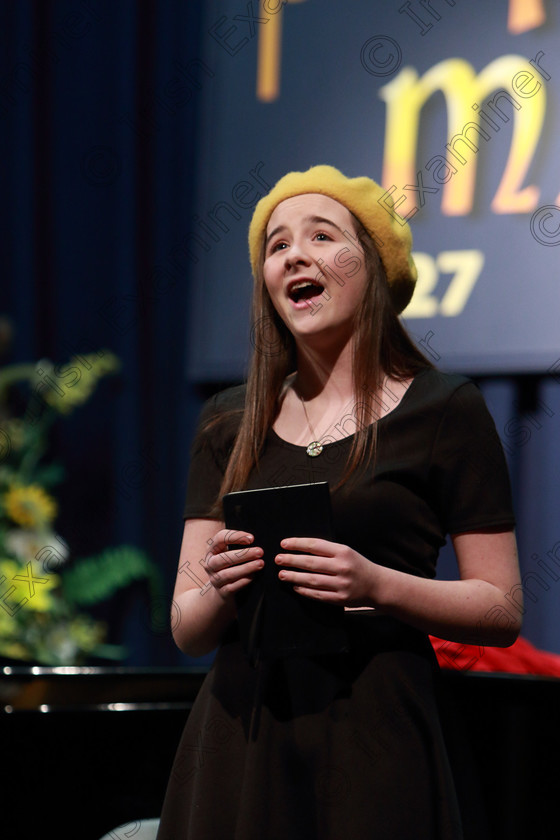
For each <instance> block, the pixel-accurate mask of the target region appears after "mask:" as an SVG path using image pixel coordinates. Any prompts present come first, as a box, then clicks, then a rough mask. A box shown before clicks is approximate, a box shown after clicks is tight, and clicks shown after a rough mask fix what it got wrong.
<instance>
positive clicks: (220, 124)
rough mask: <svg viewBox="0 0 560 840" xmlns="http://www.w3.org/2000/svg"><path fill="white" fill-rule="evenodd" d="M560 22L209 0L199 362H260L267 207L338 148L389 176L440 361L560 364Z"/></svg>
mask: <svg viewBox="0 0 560 840" xmlns="http://www.w3.org/2000/svg"><path fill="white" fill-rule="evenodd" d="M341 11H342V13H341ZM559 34H560V16H559V11H558V9H557V8H556V7H555V6H554V4H552V3H545V2H544V0H543V1H542V2H540V1H539V0H533V2H531V0H510V2H509V3H508V2H506V0H504V1H503V2H499V3H493V4H489V3H487V2H485V0H474V1H473V0H471V2H469V3H462V2H454V3H452V2H451V0H432V2H431V3H429V4H420V2H416V0H415V2H412V1H411V2H397V3H394V4H393V3H383V4H381V3H375V4H372V3H371V0H353V2H352V3H344V4H343V3H342V2H340V1H339V0H300V2H286V0H284V2H281V0H278V2H277V0H264V2H262V0H261V2H257V0H255V1H254V2H252V3H246V2H245V0H219V2H208V3H207V4H206V23H205V26H204V35H203V38H202V41H201V43H200V52H199V55H198V56H197V57H196V58H195V59H192V60H190V61H189V62H188V63H185V65H184V66H183V67H182V73H183V75H184V76H187V77H188V78H189V80H190V86H191V89H192V90H194V91H196V95H197V96H199V97H200V102H199V104H200V111H201V121H200V127H199V130H200V135H199V149H200V156H199V160H198V163H197V169H198V188H197V195H198V198H197V208H196V213H195V214H194V215H193V217H192V219H191V227H190V229H189V230H188V231H185V232H184V235H183V236H182V237H181V238H180V239H179V240H178V241H177V243H176V247H175V248H174V249H173V251H172V252H170V254H169V255H168V262H169V269H170V270H172V271H174V272H175V273H182V275H183V276H184V274H185V272H188V273H189V276H190V277H191V278H192V286H191V288H192V295H191V300H190V303H189V330H188V336H189V339H188V341H189V345H188V348H187V349H188V353H187V356H188V376H189V377H190V378H191V379H192V380H194V381H200V380H207V381H224V380H229V379H231V380H237V379H240V378H242V377H243V375H244V373H245V370H246V363H247V359H248V355H249V352H250V349H251V334H250V328H249V301H250V294H251V283H252V281H251V276H250V268H249V261H248V249H247V228H248V224H249V220H250V218H251V213H252V210H253V208H254V206H255V204H256V202H257V201H258V199H259V198H260V197H261V196H262V195H263V194H264V193H265V192H267V191H268V189H269V188H270V187H271V186H272V185H273V184H274V183H275V182H276V180H278V178H280V177H281V176H282V175H283V174H285V173H286V172H287V171H290V170H294V169H296V170H301V169H307V168H308V167H309V166H312V165H315V164H320V163H321V164H322V163H328V164H332V165H334V166H336V167H338V168H339V169H341V170H342V171H343V172H344V173H345V174H346V175H348V176H358V175H369V176H370V177H373V178H374V179H375V180H377V181H379V182H380V183H381V184H382V185H383V187H384V189H385V191H386V195H387V196H390V198H391V199H392V200H393V202H394V204H395V207H396V208H397V211H398V213H399V214H400V216H402V217H403V218H406V219H407V220H408V221H409V222H410V225H411V228H412V232H413V236H414V256H415V259H416V263H417V266H418V270H419V281H418V285H417V290H416V292H415V295H414V297H413V300H412V302H411V304H410V305H409V306H408V308H407V309H406V310H405V312H404V314H403V318H404V321H405V323H406V325H407V327H408V329H409V331H410V333H411V334H412V335H413V337H414V338H415V340H416V341H417V342H418V343H419V344H420V346H421V347H422V348H423V349H424V352H426V354H427V355H428V356H429V357H430V358H431V359H432V361H435V362H436V363H437V364H438V365H439V366H440V367H442V368H443V369H447V370H455V371H461V372H468V373H473V374H477V373H490V372H496V373H500V372H531V371H547V370H551V369H555V370H556V371H558V367H559V365H560V362H559V359H560V330H559V328H558V316H559V310H560V307H559V302H560V278H559V270H558V269H559V263H560V206H559V205H560V196H559V193H560V107H559V106H560V95H559V91H560V54H559V51H558V49H557V43H558V35H559ZM387 212H391V211H390V209H389V203H387Z"/></svg>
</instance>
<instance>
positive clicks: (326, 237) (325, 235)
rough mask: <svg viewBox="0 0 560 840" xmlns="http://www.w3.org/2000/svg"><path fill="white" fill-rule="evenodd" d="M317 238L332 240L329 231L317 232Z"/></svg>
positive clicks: (322, 240) (320, 240)
mask: <svg viewBox="0 0 560 840" xmlns="http://www.w3.org/2000/svg"><path fill="white" fill-rule="evenodd" d="M316 238H317V239H318V240H319V242H330V241H331V238H330V236H329V235H328V233H317V234H316Z"/></svg>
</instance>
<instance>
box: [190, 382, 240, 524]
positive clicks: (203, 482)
mask: <svg viewBox="0 0 560 840" xmlns="http://www.w3.org/2000/svg"><path fill="white" fill-rule="evenodd" d="M243 400H244V392H243V390H242V389H240V388H230V389H228V390H227V391H222V392H221V393H219V394H215V395H214V396H213V397H211V398H210V399H209V400H207V401H206V402H205V403H204V405H203V407H202V410H201V412H200V416H199V420H198V426H197V430H196V434H195V436H194V439H193V442H192V445H191V451H190V466H189V474H188V478H187V493H186V501H185V507H184V509H183V518H184V519H198V518H201V519H208V518H214V517H215V514H213V513H212V508H213V506H214V503H215V501H216V499H217V498H218V493H219V490H220V486H221V484H222V479H223V477H224V473H225V471H226V467H227V463H228V460H229V456H230V454H231V449H232V447H233V443H234V440H235V434H236V430H237V426H238V423H239V417H240V410H239V409H240V408H242V405H243Z"/></svg>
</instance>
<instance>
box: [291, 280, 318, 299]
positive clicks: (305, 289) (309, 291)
mask: <svg viewBox="0 0 560 840" xmlns="http://www.w3.org/2000/svg"><path fill="white" fill-rule="evenodd" d="M323 291H324V286H322V285H321V283H316V282H315V281H314V280H298V281H296V282H295V283H293V284H292V285H291V286H290V288H289V289H288V297H289V298H290V300H292V301H293V302H294V303H301V302H302V301H305V300H311V299H312V298H315V297H318V296H319V295H321V294H322V293H323Z"/></svg>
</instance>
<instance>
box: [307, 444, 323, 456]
mask: <svg viewBox="0 0 560 840" xmlns="http://www.w3.org/2000/svg"><path fill="white" fill-rule="evenodd" d="M322 451H323V444H322V443H319V441H318V440H312V441H311V443H310V444H309V446H308V447H307V449H306V452H307V454H308V455H309V457H310V458H316V457H317V456H318V455H320V454H321V452H322Z"/></svg>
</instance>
